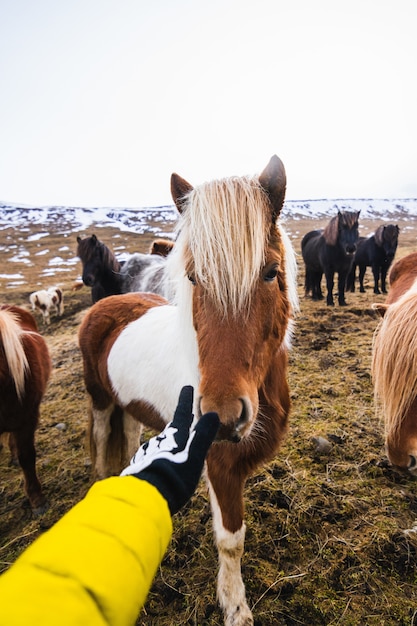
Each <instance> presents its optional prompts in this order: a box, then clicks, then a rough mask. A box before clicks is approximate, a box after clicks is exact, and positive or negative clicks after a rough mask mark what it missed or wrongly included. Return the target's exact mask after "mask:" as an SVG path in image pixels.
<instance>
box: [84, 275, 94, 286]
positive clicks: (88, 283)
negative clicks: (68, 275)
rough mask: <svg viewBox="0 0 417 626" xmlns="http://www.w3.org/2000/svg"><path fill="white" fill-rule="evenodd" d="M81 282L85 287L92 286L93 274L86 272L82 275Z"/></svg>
mask: <svg viewBox="0 0 417 626" xmlns="http://www.w3.org/2000/svg"><path fill="white" fill-rule="evenodd" d="M82 280H83V283H84V285H85V286H86V287H94V282H95V281H94V276H92V275H91V274H87V275H86V276H83V277H82Z"/></svg>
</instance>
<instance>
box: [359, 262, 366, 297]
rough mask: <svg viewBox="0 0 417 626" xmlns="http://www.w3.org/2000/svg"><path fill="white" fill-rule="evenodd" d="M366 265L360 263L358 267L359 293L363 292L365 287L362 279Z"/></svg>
mask: <svg viewBox="0 0 417 626" xmlns="http://www.w3.org/2000/svg"><path fill="white" fill-rule="evenodd" d="M365 272H366V265H361V266H360V267H359V285H360V286H359V291H360V292H361V293H365V287H364V286H363V279H364V278H365Z"/></svg>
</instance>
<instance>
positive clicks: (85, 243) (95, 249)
mask: <svg viewBox="0 0 417 626" xmlns="http://www.w3.org/2000/svg"><path fill="white" fill-rule="evenodd" d="M97 253H99V254H100V255H101V261H102V263H103V265H104V266H106V267H108V268H109V269H113V270H114V271H119V270H120V263H119V261H118V260H117V259H116V257H115V255H114V254H113V252H112V251H111V250H110V248H108V247H107V246H106V244H104V243H103V242H102V241H99V240H98V239H96V238H95V239H93V238H92V237H85V238H84V239H81V240H80V241H79V243H78V247H77V256H78V257H79V258H80V259H81V261H82V262H83V263H84V264H87V263H90V262H91V261H92V260H94V259H96V258H97V256H98V255H97Z"/></svg>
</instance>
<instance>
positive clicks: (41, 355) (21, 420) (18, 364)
mask: <svg viewBox="0 0 417 626" xmlns="http://www.w3.org/2000/svg"><path fill="white" fill-rule="evenodd" d="M51 367H52V366H51V359H50V356H49V352H48V347H47V345H46V343H45V340H44V339H43V337H42V336H41V335H40V334H39V333H38V332H37V326H36V321H35V319H34V317H33V315H32V314H31V313H29V311H26V310H25V309H22V308H20V307H17V306H8V305H3V306H1V307H0V434H2V433H10V435H9V445H10V450H11V453H12V459H14V458H15V457H17V460H18V462H19V464H20V466H21V468H22V470H23V474H24V477H25V491H26V495H27V497H28V498H29V502H30V504H31V507H32V510H33V512H34V513H35V514H39V513H42V512H43V511H44V510H45V508H46V500H45V497H44V495H43V493H42V488H41V485H40V482H39V479H38V476H37V473H36V452H35V430H36V427H37V425H38V419H39V405H40V403H41V400H42V398H43V395H44V392H45V388H46V385H47V382H48V379H49V376H50V373H51Z"/></svg>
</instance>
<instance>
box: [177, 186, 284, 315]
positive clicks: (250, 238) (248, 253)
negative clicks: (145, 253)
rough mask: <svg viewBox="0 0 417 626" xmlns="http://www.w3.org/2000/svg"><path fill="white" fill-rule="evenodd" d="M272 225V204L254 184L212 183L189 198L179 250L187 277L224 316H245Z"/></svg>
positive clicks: (263, 260) (182, 219)
mask: <svg viewBox="0 0 417 626" xmlns="http://www.w3.org/2000/svg"><path fill="white" fill-rule="evenodd" d="M271 220H272V216H271V205H270V203H269V199H268V198H267V196H266V194H265V192H264V191H263V189H262V188H261V186H260V184H259V182H258V181H257V179H255V178H248V177H243V178H237V177H232V178H227V179H222V180H214V181H211V182H209V183H205V184H203V185H201V186H199V187H196V188H195V189H193V190H192V191H191V192H190V193H189V194H188V196H187V198H186V203H185V205H184V211H183V213H182V216H181V220H180V223H179V234H178V239H177V242H176V246H178V248H179V250H182V258H183V262H184V264H185V271H186V272H187V273H188V274H190V276H191V277H192V278H194V279H195V280H196V281H197V282H198V283H199V284H201V285H202V286H203V287H204V289H205V290H206V293H207V294H208V296H209V297H210V298H211V299H212V300H213V301H214V302H215V303H216V305H217V306H218V309H219V311H220V312H221V313H222V314H223V315H228V314H232V315H237V314H238V313H240V312H242V311H247V308H248V302H249V301H250V299H251V296H252V293H253V290H254V285H255V283H256V281H257V279H258V278H259V272H260V269H261V268H262V266H263V264H264V262H265V257H266V246H267V242H268V236H269V233H270V229H271Z"/></svg>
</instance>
